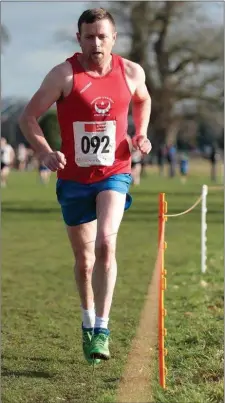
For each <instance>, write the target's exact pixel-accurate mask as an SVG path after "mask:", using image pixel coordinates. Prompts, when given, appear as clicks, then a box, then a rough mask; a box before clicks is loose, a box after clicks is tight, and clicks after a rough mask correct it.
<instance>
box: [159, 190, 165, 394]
mask: <svg viewBox="0 0 225 403" xmlns="http://www.w3.org/2000/svg"><path fill="white" fill-rule="evenodd" d="M166 213H167V202H166V201H165V193H160V194H159V233H158V247H159V312H158V320H159V323H158V343H159V381H160V385H161V386H162V388H163V389H165V388H166V374H167V369H166V366H165V356H166V354H167V351H166V349H165V345H164V338H165V336H166V329H165V327H164V318H165V316H166V310H165V307H164V291H165V289H166V270H165V269H164V251H165V249H166V243H165V222H166V220H167V217H165V214H166Z"/></svg>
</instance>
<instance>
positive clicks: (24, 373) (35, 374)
mask: <svg viewBox="0 0 225 403" xmlns="http://www.w3.org/2000/svg"><path fill="white" fill-rule="evenodd" d="M1 375H2V376H15V377H25V378H53V377H54V376H55V375H54V374H50V373H49V372H45V371H30V370H20V371H12V370H8V369H7V368H5V367H2V373H1Z"/></svg>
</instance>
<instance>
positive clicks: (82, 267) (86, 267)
mask: <svg viewBox="0 0 225 403" xmlns="http://www.w3.org/2000/svg"><path fill="white" fill-rule="evenodd" d="M96 230H97V222H96V220H95V221H91V222H89V223H86V224H81V225H77V226H74V227H70V226H67V232H68V235H69V239H70V243H71V246H72V249H73V253H74V257H75V266H74V272H75V279H76V284H77V288H78V291H79V295H80V300H81V306H82V308H83V310H85V311H88V310H93V308H94V296H93V290H92V284H91V283H92V272H93V267H94V262H95V239H96Z"/></svg>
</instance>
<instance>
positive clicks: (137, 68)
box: [122, 57, 145, 78]
mask: <svg viewBox="0 0 225 403" xmlns="http://www.w3.org/2000/svg"><path fill="white" fill-rule="evenodd" d="M122 61H123V64H124V68H125V72H126V73H127V75H128V76H130V77H132V78H138V77H140V76H144V74H145V73H144V69H143V68H142V67H141V65H140V64H138V63H135V62H132V61H131V60H129V59H125V58H124V57H122Z"/></svg>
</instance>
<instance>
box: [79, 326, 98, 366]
mask: <svg viewBox="0 0 225 403" xmlns="http://www.w3.org/2000/svg"><path fill="white" fill-rule="evenodd" d="M82 335H83V353H84V357H85V359H86V361H87V362H88V364H99V363H100V360H97V359H94V358H92V357H91V356H90V347H91V340H92V337H93V329H85V328H82Z"/></svg>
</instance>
